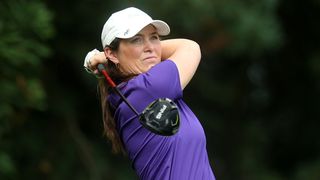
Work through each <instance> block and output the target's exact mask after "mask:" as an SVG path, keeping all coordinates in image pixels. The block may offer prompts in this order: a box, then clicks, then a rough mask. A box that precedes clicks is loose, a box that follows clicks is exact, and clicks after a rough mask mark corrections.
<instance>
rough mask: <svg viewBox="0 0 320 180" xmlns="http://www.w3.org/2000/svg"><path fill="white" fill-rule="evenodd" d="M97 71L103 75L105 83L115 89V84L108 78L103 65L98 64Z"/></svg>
mask: <svg viewBox="0 0 320 180" xmlns="http://www.w3.org/2000/svg"><path fill="white" fill-rule="evenodd" d="M97 68H98V70H99V72H100V73H101V74H103V76H104V77H105V78H106V80H107V82H108V83H109V85H110V86H111V87H112V88H114V87H116V84H115V83H114V82H113V80H112V79H111V77H110V76H109V74H108V73H107V70H106V68H105V67H104V65H103V64H98V67H97Z"/></svg>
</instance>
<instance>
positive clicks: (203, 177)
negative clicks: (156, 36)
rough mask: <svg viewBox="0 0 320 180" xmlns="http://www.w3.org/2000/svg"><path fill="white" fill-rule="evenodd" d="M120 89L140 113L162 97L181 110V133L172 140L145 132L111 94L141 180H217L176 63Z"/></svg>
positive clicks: (158, 67)
mask: <svg viewBox="0 0 320 180" xmlns="http://www.w3.org/2000/svg"><path fill="white" fill-rule="evenodd" d="M118 87H119V88H120V90H121V92H122V93H123V94H124V96H125V97H127V99H128V100H129V102H130V103H131V104H132V105H133V106H134V107H135V108H136V110H137V111H138V112H142V111H143V110H144V109H145V108H146V107H147V106H148V105H149V104H150V103H151V102H152V101H154V100H156V99H158V98H163V97H167V98H170V99H172V100H173V101H174V102H175V103H176V104H177V106H178V107H179V114H180V128H179V130H178V132H177V133H176V134H175V135H173V136H160V135H156V134H154V133H152V132H150V131H148V130H147V129H145V128H143V127H142V125H141V124H140V122H139V120H138V117H137V116H136V115H135V114H134V113H133V112H132V111H131V109H130V108H129V107H128V106H127V105H126V104H125V103H124V102H123V101H122V100H121V99H120V97H118V96H117V95H116V94H114V93H112V94H110V96H109V99H108V100H109V102H110V104H111V106H113V107H114V108H115V115H114V116H115V120H116V126H117V130H118V132H119V134H120V137H121V139H122V141H123V144H124V146H125V149H126V151H127V153H128V155H129V158H130V159H131V161H132V166H133V168H134V169H135V171H136V173H137V175H138V176H139V178H140V179H141V180H214V179H215V177H214V175H213V172H212V169H211V166H210V162H209V159H208V153H207V150H206V137H205V133H204V131H203V128H202V126H201V124H200V122H199V120H198V119H197V117H196V116H195V115H194V114H193V112H192V111H191V110H190V108H189V107H188V106H187V105H186V104H185V102H184V101H183V99H182V97H183V94H182V89H181V85H180V79H179V74H178V69H177V67H176V65H175V63H174V62H173V61H171V60H166V61H163V62H161V63H159V64H157V65H156V66H154V67H153V68H151V69H150V70H149V71H148V72H146V73H143V74H140V75H138V76H136V77H134V78H133V79H131V80H130V81H128V82H126V83H122V84H120V85H119V86H118Z"/></svg>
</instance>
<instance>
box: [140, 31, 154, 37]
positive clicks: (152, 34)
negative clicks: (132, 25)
mask: <svg viewBox="0 0 320 180" xmlns="http://www.w3.org/2000/svg"><path fill="white" fill-rule="evenodd" d="M155 34H156V35H158V32H157V31H154V32H152V33H150V35H155ZM135 36H143V35H142V34H141V33H138V34H136V35H135Z"/></svg>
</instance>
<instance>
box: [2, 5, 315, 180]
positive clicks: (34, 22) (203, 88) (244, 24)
mask: <svg viewBox="0 0 320 180" xmlns="http://www.w3.org/2000/svg"><path fill="white" fill-rule="evenodd" d="M128 6H136V7H138V8H141V9H143V10H144V11H146V12H147V13H149V14H150V15H151V16H152V17H153V18H155V19H162V20H164V21H166V22H167V23H168V24H169V25H170V26H171V34H170V36H168V37H167V38H173V37H176V38H181V37H184V38H190V39H193V40H195V41H197V42H198V43H199V44H200V46H201V48H202V62H201V65H200V66H199V69H198V71H197V74H196V75H195V77H194V79H193V80H192V82H191V83H190V84H189V85H188V87H187V88H186V89H185V91H184V97H185V100H186V102H187V103H188V104H189V105H190V107H191V108H192V109H193V111H194V112H195V113H196V114H197V116H198V118H199V119H200V121H201V122H202V124H203V126H204V129H205V131H206V135H207V147H208V153H209V158H210V160H211V164H212V167H213V170H214V173H215V175H216V177H217V179H220V180H234V179H237V180H289V179H290V180H306V179H307V180H319V179H320V141H319V137H320V136H319V127H320V126H319V125H320V122H319V120H320V43H319V42H320V41H319V40H320V35H319V32H320V25H319V19H320V1H318V0H307V1H292V0H278V1H277V0H260V1H254V0H242V1H239V0H227V1H219V0H162V1H155V0H145V1H143V0H136V1H134V0H127V1H124V0H119V1H114V0H113V1H111V0H104V1H102V0H78V1H54V0H44V1H41V0H3V1H1V2H0V179H1V180H19V179H24V180H28V179H48V180H65V179H78V180H129V179H137V177H136V175H135V174H134V171H133V170H132V168H131V164H130V162H129V161H128V159H127V157H123V156H119V155H118V156H116V155H113V154H112V153H111V146H110V144H109V142H108V141H107V140H105V139H104V137H103V136H102V131H103V129H102V120H101V109H100V104H99V98H98V95H97V85H96V79H95V78H94V77H93V76H90V75H88V74H87V73H86V72H85V71H84V70H83V59H84V56H85V55H86V53H87V52H88V51H89V50H91V49H93V48H98V49H101V43H100V33H101V29H102V26H103V24H104V22H105V21H106V19H107V18H108V17H109V16H110V15H111V13H112V12H114V11H116V10H120V9H122V8H125V7H128Z"/></svg>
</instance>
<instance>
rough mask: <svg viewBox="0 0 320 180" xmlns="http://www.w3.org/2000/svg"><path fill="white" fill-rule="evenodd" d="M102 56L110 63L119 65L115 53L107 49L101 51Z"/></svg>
mask: <svg viewBox="0 0 320 180" xmlns="http://www.w3.org/2000/svg"><path fill="white" fill-rule="evenodd" d="M103 51H104V54H105V55H106V57H107V59H109V60H110V61H112V62H113V63H115V64H119V60H118V56H117V53H116V52H115V51H112V50H111V49H110V48H109V47H106V48H104V49H103Z"/></svg>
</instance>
